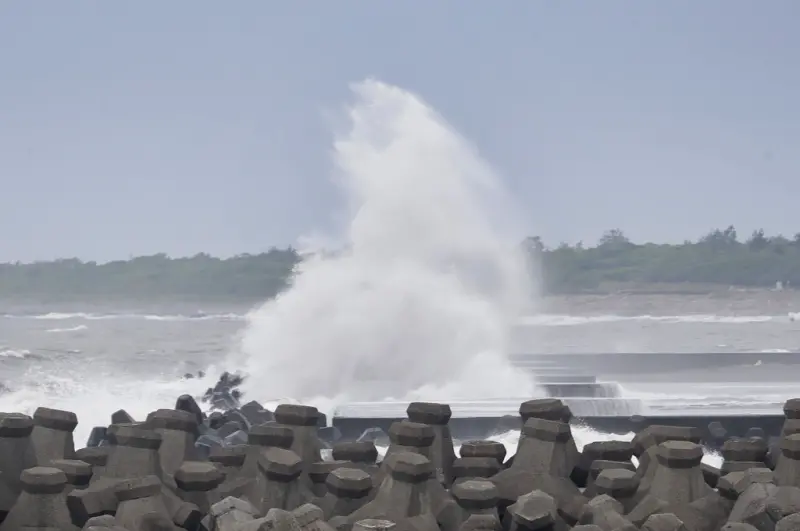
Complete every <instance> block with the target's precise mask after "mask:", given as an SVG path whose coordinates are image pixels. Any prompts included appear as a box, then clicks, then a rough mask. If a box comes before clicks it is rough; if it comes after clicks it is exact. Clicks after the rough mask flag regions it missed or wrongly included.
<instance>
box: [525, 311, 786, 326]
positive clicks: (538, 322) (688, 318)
mask: <svg viewBox="0 0 800 531" xmlns="http://www.w3.org/2000/svg"><path fill="white" fill-rule="evenodd" d="M780 319H781V317H780V316H772V315H740V316H732V315H709V314H689V315H564V314H540V315H529V316H526V317H523V318H522V319H520V320H519V321H518V324H519V325H521V326H581V325H592V324H604V323H615V322H625V321H649V322H658V323H698V324H747V323H765V322H769V321H773V320H780Z"/></svg>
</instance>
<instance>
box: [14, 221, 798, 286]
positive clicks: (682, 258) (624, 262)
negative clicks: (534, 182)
mask: <svg viewBox="0 0 800 531" xmlns="http://www.w3.org/2000/svg"><path fill="white" fill-rule="evenodd" d="M522 245H523V249H524V251H525V252H526V253H527V254H528V255H529V257H530V258H531V263H532V264H534V268H535V269H532V274H536V275H537V278H538V279H539V281H540V283H541V285H542V288H543V290H544V292H546V293H553V294H557V293H579V292H587V291H588V292H591V291H596V290H600V291H602V290H603V289H604V287H606V286H610V285H616V286H618V285H625V284H633V285H639V286H647V285H653V284H686V283H690V284H710V285H719V286H741V287H774V286H775V285H776V283H777V282H781V283H782V284H783V285H784V286H785V287H794V286H798V287H800V233H799V234H797V235H795V236H794V237H793V238H791V239H790V238H785V237H783V236H779V235H778V236H769V235H766V234H765V233H764V231H763V230H757V231H755V232H753V233H752V234H751V235H750V236H749V237H747V238H746V239H739V237H738V235H737V232H736V229H735V228H734V227H732V226H731V227H728V228H726V229H715V230H712V231H710V232H709V233H708V234H706V235H705V236H703V237H702V238H700V239H698V240H696V241H685V242H683V243H681V244H656V243H634V242H632V241H631V240H630V239H629V238H628V237H627V236H626V235H625V234H624V233H623V232H622V231H621V230H619V229H613V230H609V231H607V232H606V233H604V234H603V236H602V238H600V240H599V241H598V242H597V243H596V244H594V245H592V246H585V245H583V244H582V243H578V244H574V245H570V244H566V243H562V244H559V245H557V246H553V247H551V246H548V245H547V244H546V243H545V242H543V241H542V239H541V238H539V237H536V236H532V237H529V238H526V239H525V240H524V241H523V243H522ZM300 260H301V256H300V255H299V254H298V252H297V251H296V250H294V249H293V248H291V247H290V248H286V249H274V248H273V249H270V250H269V251H267V252H263V253H260V254H242V255H238V256H235V257H232V258H226V259H221V258H217V257H213V256H210V255H208V254H204V253H201V254H197V255H195V256H193V257H189V258H171V257H169V256H167V255H166V254H156V255H153V256H140V257H137V258H132V259H130V260H117V261H113V262H108V263H102V264H100V263H96V262H91V261H82V260H79V259H77V258H70V259H61V260H55V261H50V262H35V263H13V264H10V263H9V264H0V297H3V298H26V299H27V298H34V299H37V300H69V299H106V298H125V299H138V300H158V299H178V300H198V301H204V300H230V301H258V300H263V299H266V298H270V297H274V296H275V295H277V294H278V293H280V292H281V291H282V290H284V289H285V288H286V287H287V286H288V285H289V283H290V281H291V276H292V272H293V270H294V267H295V266H296V265H297V263H298V262H299V261H300Z"/></svg>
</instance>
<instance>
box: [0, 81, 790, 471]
mask: <svg viewBox="0 0 800 531" xmlns="http://www.w3.org/2000/svg"><path fill="white" fill-rule="evenodd" d="M351 89H352V90H351V96H352V101H349V102H348V103H346V104H345V105H344V106H343V109H342V110H343V112H342V115H341V117H342V120H341V122H337V123H340V124H347V126H346V127H341V129H340V130H338V131H336V132H335V134H334V135H333V141H332V146H309V149H319V150H326V151H329V152H330V153H331V154H332V172H331V173H332V184H333V185H334V186H335V188H336V189H337V191H338V192H339V193H340V195H341V197H342V204H341V208H340V209H339V210H338V211H337V212H336V214H335V215H334V216H333V218H335V219H332V221H331V223H330V225H329V226H328V227H323V229H326V230H319V231H316V232H313V231H312V233H311V234H309V235H307V236H306V237H304V238H302V239H300V240H299V241H298V244H297V248H298V249H299V250H300V251H301V252H302V253H303V256H304V259H303V261H302V263H301V264H300V266H299V267H298V270H297V271H296V272H295V275H294V276H293V278H292V281H291V286H290V287H289V289H287V290H286V291H285V292H283V293H282V294H281V295H280V296H279V297H277V298H275V299H272V300H269V301H263V302H261V303H258V304H253V303H248V304H239V305H237V304H218V303H196V302H194V303H192V304H186V303H178V302H158V303H156V302H146V303H143V302H141V301H138V302H129V301H122V300H115V299H112V298H109V299H107V300H103V301H101V302H97V301H95V302H91V303H89V302H85V303H70V304H55V303H47V304H45V303H42V302H36V301H33V302H31V301H25V302H24V303H22V302H15V301H8V300H6V301H0V383H1V384H2V388H1V389H0V410H2V411H6V412H22V413H28V414H30V413H33V411H34V410H35V409H36V408H37V407H39V406H46V407H51V408H58V409H66V410H70V411H74V412H75V413H76V414H77V415H78V419H79V426H78V428H77V430H76V432H75V438H76V440H77V444H78V445H79V446H80V445H81V444H82V443H83V441H85V440H86V438H87V436H88V434H89V432H90V430H91V428H92V427H93V426H101V425H102V426H104V425H107V424H108V423H109V421H110V415H111V414H112V412H114V411H116V410H118V409H125V410H127V411H128V412H129V413H130V414H131V415H133V417H134V418H137V419H143V418H144V417H145V416H146V415H147V414H148V413H149V412H150V411H153V410H155V409H158V408H164V407H172V406H173V405H174V403H175V399H176V397H177V396H179V395H181V394H184V393H189V394H192V395H193V396H200V395H202V394H203V392H204V391H205V390H206V389H207V388H208V387H209V386H211V385H213V384H214V383H215V381H216V379H217V378H218V376H219V375H220V374H221V372H222V371H224V370H228V371H238V372H241V373H242V374H244V375H245V376H246V378H245V380H244V383H243V384H242V387H241V390H242V391H243V393H244V397H245V399H254V400H258V401H259V402H261V403H262V404H264V405H265V406H267V407H271V406H272V405H274V404H276V403H280V402H289V401H294V402H303V403H306V404H310V405H314V406H317V407H318V408H319V409H320V410H321V411H324V412H326V413H329V415H330V413H331V412H332V411H335V410H336V408H337V407H339V406H341V405H342V404H352V403H354V402H371V403H373V404H374V403H383V404H386V403H389V402H391V401H395V402H406V401H409V400H429V401H437V402H449V403H452V404H455V403H456V402H458V401H472V402H473V403H478V404H480V403H486V402H487V401H491V400H494V401H498V400H505V401H507V402H508V403H510V404H512V405H513V404H518V403H519V402H522V401H524V400H527V399H530V398H535V397H537V396H542V395H541V391H542V388H541V385H540V384H539V383H537V380H536V371H537V370H543V369H537V368H535V367H534V370H532V371H523V370H520V369H519V367H518V366H515V365H514V364H513V363H511V362H510V361H509V360H510V358H511V357H512V356H523V357H524V356H526V355H527V356H528V357H530V356H535V355H536V354H543V353H549V354H555V355H557V361H558V363H559V365H561V366H562V367H566V369H567V370H572V368H573V367H574V368H575V370H576V371H577V370H578V369H580V370H582V371H584V372H586V371H589V372H591V373H593V374H594V375H596V376H597V377H598V378H599V379H602V380H604V381H611V382H614V381H617V382H618V385H619V386H620V390H621V392H622V394H623V395H625V396H628V397H630V398H631V399H634V398H635V399H640V398H642V397H644V398H647V399H648V400H650V402H651V403H662V402H670V403H672V404H677V405H679V406H680V405H682V406H681V407H684V406H685V407H689V406H691V405H692V404H697V403H712V404H715V407H718V408H719V407H723V408H724V407H726V404H731V407H735V406H737V407H738V406H741V405H742V401H743V400H744V402H746V405H747V407H749V408H751V409H755V410H758V411H767V410H770V411H774V412H778V411H780V406H781V404H782V403H783V401H785V400H786V399H787V398H790V397H793V396H800V378H799V377H798V376H799V374H798V372H797V365H796V364H795V363H794V362H795V361H798V360H797V358H796V357H795V356H794V353H797V356H800V322H799V321H798V320H797V319H796V317H798V316H797V315H796V313H795V312H800V297H799V296H798V292H795V291H791V290H782V291H771V290H760V291H751V290H741V289H716V290H711V291H710V292H708V293H700V294H698V293H686V290H685V289H683V288H681V290H680V291H679V292H673V293H666V294H665V293H657V292H655V291H653V292H651V293H642V292H641V291H640V292H638V293H628V292H625V291H624V290H615V291H613V292H610V293H609V294H607V295H601V294H595V295H582V296H564V297H542V296H540V295H538V294H539V293H541V290H539V289H538V287H539V286H538V285H537V284H538V283H537V282H536V281H535V279H536V278H537V276H536V275H531V271H534V272H535V271H537V269H536V264H535V263H533V262H531V257H530V256H528V255H526V253H525V252H524V250H523V249H522V248H521V246H520V245H519V242H520V241H522V238H523V236H524V235H526V234H536V232H535V226H532V225H533V224H535V219H534V218H535V213H532V212H530V209H526V208H525V205H524V201H521V200H522V199H524V198H517V197H515V195H514V194H513V193H512V192H510V191H508V190H506V189H505V186H504V182H505V181H504V179H503V178H502V177H501V176H499V175H498V174H497V173H496V172H495V170H494V169H493V167H492V164H491V163H490V162H489V161H487V160H485V159H483V158H482V157H481V155H480V153H479V151H478V149H477V147H476V146H474V145H473V144H472V143H471V142H470V141H469V140H468V139H465V138H463V137H462V136H461V135H460V134H459V133H458V131H457V130H456V129H455V128H453V127H452V126H451V125H450V124H448V123H447V121H446V119H445V118H444V117H443V116H441V115H440V114H439V113H438V112H437V111H436V110H435V109H433V108H432V107H431V106H430V105H428V104H427V103H426V102H425V101H424V100H423V99H422V98H421V97H420V96H418V95H416V94H414V93H412V92H410V91H408V90H405V89H403V88H401V87H397V86H393V85H390V84H387V83H383V82H381V81H379V80H374V79H367V80H364V81H362V82H360V83H356V84H354V85H352V87H351ZM331 148H332V149H331ZM531 178H535V176H531ZM533 188H537V189H541V190H547V188H548V184H546V183H545V184H543V185H542V186H539V185H537V186H535V187H533ZM575 215H577V213H574V212H565V213H564V216H563V220H562V221H563V222H564V223H569V221H570V217H572V216H575ZM268 222H269V221H268V220H265V223H268ZM101 243H102V242H98V245H100V244H101ZM331 249H337V250H338V251H337V252H335V253H330V252H324V251H329V250H331ZM777 280H780V279H776V281H777ZM165 291H168V290H165ZM165 296H166V295H165ZM626 352H627V353H636V354H637V356H636V360H640V361H636V360H633V361H630V358H626V359H628V360H629V361H626V362H625V364H624V365H625V366H624V367H621V368H620V367H619V363H616V367H617V368H616V369H614V370H611V369H610V368H611V367H612V366H614V365H615V364H614V363H612V362H613V361H614V360H613V359H612V358H609V357H605V358H604V357H602V356H601V354H610V353H611V354H613V353H626ZM677 353H682V354H684V355H683V356H682V357H680V358H678V357H676V355H677ZM703 353H717V354H718V355H717V356H716V357H709V356H705V357H704V356H703ZM742 353H749V354H748V356H749V357H746V358H742V357H741V356H737V355H740V354H742ZM579 354H582V355H581V356H578V355H579ZM593 354H594V356H593ZM687 356H688V357H687ZM562 357H563V361H562V359H561V358H562ZM679 359H680V360H682V361H680V363H679V362H678V360H679ZM687 359H688V360H691V361H694V360H698V365H697V366H696V367H694V366H693V364H692V363H691V362H687V361H686V360H687ZM709 359H712V360H713V364H711V365H709V363H708V360H709ZM592 360H600V361H599V362H597V361H595V362H593V361H592ZM641 360H646V362H647V363H643V362H642V361H641ZM730 360H735V361H733V362H731V361H730ZM699 361H703V363H699ZM627 365H630V367H627ZM644 365H647V366H648V367H649V369H648V370H647V371H639V372H637V370H638V369H636V367H641V366H644ZM629 368H630V369H631V370H625V369H629ZM654 369H655V370H654ZM201 371H202V372H203V373H204V375H205V376H203V377H193V378H186V377H185V375H187V374H189V375H197V374H198V373H199V372H201ZM742 397H744V399H743V398H742ZM512 407H513V406H512ZM329 418H330V416H329ZM573 434H574V436H575V438H576V442H577V443H578V446H579V447H580V446H582V445H583V444H585V443H587V442H589V441H592V440H602V439H603V438H608V437H611V436H610V435H608V434H602V433H597V432H593V431H591V430H586V429H583V428H577V427H576V428H575V430H574V431H573ZM518 436H519V434H518V433H517V434H515V433H508V434H501V435H498V437H499V438H500V439H502V441H503V442H504V443H505V444H507V445H508V446H509V452H513V451H514V448H513V447H514V445H515V444H516V443H515V440H516V438H518ZM613 437H614V438H618V437H620V435H615V436H613ZM625 437H628V438H630V437H633V434H627V435H625ZM708 458H709V459H718V456H716V457H714V456H712V455H709V457H708Z"/></svg>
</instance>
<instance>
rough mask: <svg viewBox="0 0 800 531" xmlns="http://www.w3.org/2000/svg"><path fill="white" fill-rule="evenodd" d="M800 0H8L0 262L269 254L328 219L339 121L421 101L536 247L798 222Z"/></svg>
mask: <svg viewBox="0 0 800 531" xmlns="http://www.w3.org/2000/svg"><path fill="white" fill-rule="evenodd" d="M798 27H800V2H797V1H796V0H770V1H768V2H757V1H755V0H748V1H745V0H703V1H697V0H670V1H668V2H667V1H664V2H636V1H633V0H626V1H617V0H603V1H598V2H575V1H559V2H544V1H532V0H531V1H505V2H465V1H463V0H459V1H456V0H452V1H444V0H441V1H430V0H405V1H402V2H363V1H362V2H357V1H355V0H343V1H339V2H323V1H316V2H264V1H259V0H249V1H245V0H242V1H239V2H213V1H211V0H191V1H190V0H173V1H170V2H162V1H155V0H140V1H136V2H103V1H100V0H95V1H89V0H71V1H64V2H29V1H24V0H17V1H8V2H2V4H0V184H2V188H0V190H2V196H1V197H2V204H0V260H2V261H13V260H23V261H28V260H34V259H49V258H53V257H61V256H79V257H82V258H91V259H99V260H106V259H113V258H119V257H126V256H128V255H131V254H143V253H148V254H149V253H155V252H159V251H166V252H169V253H170V254H175V255H185V254H194V253H195V252H198V251H207V252H210V253H212V254H222V255H229V254H236V253H239V252H256V251H259V250H261V249H265V248H268V247H269V246H271V245H285V244H288V243H291V242H293V241H294V240H295V239H296V238H297V237H298V236H299V235H300V234H302V233H304V232H307V231H308V230H310V229H313V228H315V227H320V226H325V224H326V223H327V222H328V220H329V219H330V216H331V214H332V213H333V209H334V208H335V207H336V204H335V201H336V199H337V198H336V196H335V194H333V191H332V188H331V185H330V184H329V183H328V176H329V173H330V172H329V170H330V160H329V150H330V140H331V132H330V129H329V123H328V122H327V121H326V119H325V111H326V110H327V109H335V108H337V107H338V106H339V105H341V104H342V103H343V102H344V101H346V99H347V97H348V92H347V91H348V84H349V83H351V82H354V81H359V80H361V79H363V78H365V77H367V76H374V77H377V78H378V79H381V80H383V81H386V82H389V83H393V84H397V85H400V86H402V87H404V88H407V89H410V90H412V91H414V92H416V93H418V94H420V95H421V96H422V97H423V98H425V99H426V100H427V101H428V102H429V103H431V104H432V105H433V106H434V107H436V108H437V109H438V110H439V111H440V112H441V113H442V114H443V115H444V116H445V117H446V118H447V119H448V120H449V121H450V122H451V123H452V124H453V125H454V126H455V127H457V128H458V129H459V130H460V131H461V132H462V133H463V134H464V135H465V136H467V137H468V138H470V139H471V140H472V141H473V142H474V143H476V144H477V145H478V146H479V148H480V150H481V151H482V153H483V155H484V156H485V157H486V158H487V159H488V160H489V161H490V162H491V163H492V164H493V165H494V166H495V168H497V169H498V171H499V172H500V173H501V175H502V176H503V177H504V179H505V180H506V182H507V184H508V187H509V188H510V189H511V190H512V192H513V193H514V195H515V197H516V198H517V200H518V201H519V203H520V206H521V208H522V210H523V213H524V215H525V222H526V223H527V224H528V225H529V227H530V232H531V233H536V234H541V235H543V237H544V238H545V240H546V241H548V242H551V243H556V242H557V241H558V240H568V241H576V240H579V239H583V240H586V241H594V240H596V239H597V237H598V236H599V235H600V233H601V232H602V231H603V229H605V228H610V227H615V226H619V227H621V228H623V229H624V230H625V231H626V232H628V234H629V235H630V236H632V237H633V238H635V239H650V240H673V241H676V240H682V239H684V238H694V237H696V236H699V235H700V234H702V233H703V232H705V231H706V230H708V229H710V228H712V227H715V226H724V225H727V224H729V223H734V224H736V225H737V227H739V229H740V233H744V232H749V231H750V230H752V229H753V228H756V227H764V228H765V229H766V230H767V231H769V232H784V233H786V234H793V233H794V232H797V231H800V219H798V218H796V217H795V216H796V211H797V210H796V209H797V205H798V203H800V105H799V102H798V98H800V31H798V30H797V28H798Z"/></svg>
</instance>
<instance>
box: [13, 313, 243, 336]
mask: <svg viewBox="0 0 800 531" xmlns="http://www.w3.org/2000/svg"><path fill="white" fill-rule="evenodd" d="M2 317H3V318H4V319H34V320H38V321H66V320H71V319H74V320H78V319H83V320H86V321H105V320H126V319H127V320H143V321H185V322H193V321H241V320H244V315H240V314H236V313H219V314H197V315H184V314H166V315H159V314H144V313H86V312H69V313H67V312H49V313H43V314H28V315H26V314H10V313H7V314H3V315H2ZM54 330H55V329H54ZM64 331H67V330H66V329H65V330H64ZM70 331H71V330H70Z"/></svg>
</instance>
